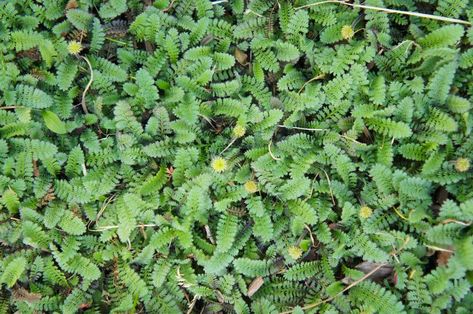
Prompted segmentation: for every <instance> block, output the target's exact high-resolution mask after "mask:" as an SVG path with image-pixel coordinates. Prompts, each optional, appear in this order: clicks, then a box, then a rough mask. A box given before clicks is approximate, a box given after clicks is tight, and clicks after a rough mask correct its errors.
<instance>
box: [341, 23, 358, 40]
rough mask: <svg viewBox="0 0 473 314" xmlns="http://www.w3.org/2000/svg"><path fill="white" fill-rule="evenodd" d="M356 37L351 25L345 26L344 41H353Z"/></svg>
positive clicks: (343, 28) (343, 29) (343, 30)
mask: <svg viewBox="0 0 473 314" xmlns="http://www.w3.org/2000/svg"><path fill="white" fill-rule="evenodd" d="M354 35H355V32H354V31H353V28H352V27H351V26H350V25H344V26H343V27H342V37H343V39H351V38H352V37H353V36H354Z"/></svg>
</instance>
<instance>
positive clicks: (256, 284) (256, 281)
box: [248, 276, 264, 298]
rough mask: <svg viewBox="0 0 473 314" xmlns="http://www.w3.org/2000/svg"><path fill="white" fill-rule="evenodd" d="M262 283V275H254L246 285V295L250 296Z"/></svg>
mask: <svg viewBox="0 0 473 314" xmlns="http://www.w3.org/2000/svg"><path fill="white" fill-rule="evenodd" d="M263 284H264V279H263V277H261V276H260V277H256V278H255V279H254V280H253V281H252V282H251V283H250V285H249V286H248V296H249V297H250V298H251V297H252V296H253V295H254V294H255V293H256V292H257V291H258V290H259V288H261V286H262V285H263Z"/></svg>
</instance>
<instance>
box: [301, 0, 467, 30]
mask: <svg viewBox="0 0 473 314" xmlns="http://www.w3.org/2000/svg"><path fill="white" fill-rule="evenodd" d="M328 3H336V4H343V5H347V6H350V7H353V8H360V9H366V10H374V11H380V12H384V13H391V14H401V15H409V16H416V17H420V18H425V19H431V20H437V21H442V22H449V23H459V24H464V25H472V24H471V23H470V22H468V21H464V20H459V19H454V18H450V17H444V16H438V15H432V14H425V13H418V12H411V11H402V10H394V9H388V8H382V7H376V6H372V5H364V4H357V3H348V2H345V1H337V0H328V1H321V2H314V3H310V4H306V5H303V6H300V7H297V8H296V10H300V9H305V8H310V7H314V6H318V5H322V4H328Z"/></svg>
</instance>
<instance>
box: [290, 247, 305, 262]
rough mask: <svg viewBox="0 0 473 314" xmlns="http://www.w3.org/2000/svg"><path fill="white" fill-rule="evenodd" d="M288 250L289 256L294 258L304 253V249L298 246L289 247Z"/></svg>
mask: <svg viewBox="0 0 473 314" xmlns="http://www.w3.org/2000/svg"><path fill="white" fill-rule="evenodd" d="M287 252H288V253H289V256H290V257H292V258H293V259H298V258H299V257H301V255H302V250H301V248H300V247H298V246H290V247H288V248H287Z"/></svg>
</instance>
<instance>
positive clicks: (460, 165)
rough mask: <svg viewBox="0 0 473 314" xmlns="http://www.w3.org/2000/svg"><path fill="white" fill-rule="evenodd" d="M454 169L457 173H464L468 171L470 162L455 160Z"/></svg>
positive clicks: (460, 159) (461, 159)
mask: <svg viewBox="0 0 473 314" xmlns="http://www.w3.org/2000/svg"><path fill="white" fill-rule="evenodd" d="M455 169H456V170H457V171H458V172H465V171H468V170H469V169H470V160H468V159H467V158H458V159H457V160H455Z"/></svg>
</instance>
